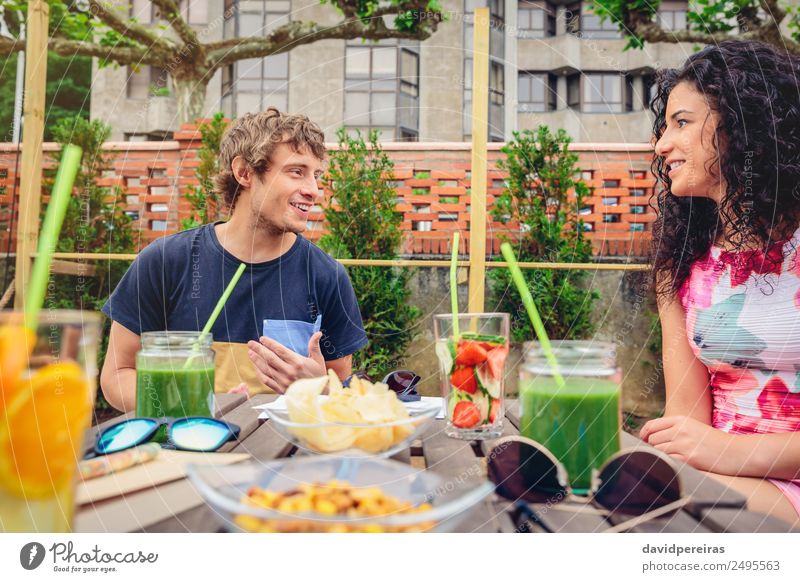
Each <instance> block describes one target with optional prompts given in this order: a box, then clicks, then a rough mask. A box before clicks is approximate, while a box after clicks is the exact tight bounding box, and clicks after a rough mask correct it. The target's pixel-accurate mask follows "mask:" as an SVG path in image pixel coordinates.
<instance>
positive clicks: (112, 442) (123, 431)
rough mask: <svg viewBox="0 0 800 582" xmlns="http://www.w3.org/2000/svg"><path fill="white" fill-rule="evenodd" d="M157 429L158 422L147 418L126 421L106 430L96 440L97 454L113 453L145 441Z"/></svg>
mask: <svg viewBox="0 0 800 582" xmlns="http://www.w3.org/2000/svg"><path fill="white" fill-rule="evenodd" d="M157 427H158V422H156V421H155V420H150V419H147V418H135V419H132V420H127V421H125V422H121V423H119V424H117V425H114V426H112V427H110V428H108V429H106V430H105V431H104V432H103V433H102V434H101V435H100V437H99V438H98V439H97V446H96V448H97V452H98V453H114V452H116V451H121V450H123V449H128V448H130V447H135V446H136V445H139V444H142V443H143V442H144V441H146V440H147V439H148V438H149V437H150V436H151V435H152V433H153V431H154V430H155V429H156V428H157Z"/></svg>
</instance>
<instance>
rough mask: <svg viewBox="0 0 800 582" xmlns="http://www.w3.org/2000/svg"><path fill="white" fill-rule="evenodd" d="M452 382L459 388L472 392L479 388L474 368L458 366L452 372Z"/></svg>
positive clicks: (454, 386)
mask: <svg viewBox="0 0 800 582" xmlns="http://www.w3.org/2000/svg"><path fill="white" fill-rule="evenodd" d="M450 384H451V385H452V386H453V388H455V389H457V390H463V391H464V392H468V393H470V394H475V391H476V390H477V389H478V383H477V382H476V381H475V375H474V372H473V371H472V368H456V369H455V370H453V373H452V374H450Z"/></svg>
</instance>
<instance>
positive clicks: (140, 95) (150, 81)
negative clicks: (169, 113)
mask: <svg viewBox="0 0 800 582" xmlns="http://www.w3.org/2000/svg"><path fill="white" fill-rule="evenodd" d="M168 86H169V73H167V70H166V69H162V68H161V67H151V66H149V65H142V66H140V67H139V70H138V71H134V70H133V67H130V66H129V67H128V81H127V96H128V99H149V98H150V97H151V96H153V95H155V94H159V93H161V91H162V90H165V89H167V88H168Z"/></svg>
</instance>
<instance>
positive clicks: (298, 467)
mask: <svg viewBox="0 0 800 582" xmlns="http://www.w3.org/2000/svg"><path fill="white" fill-rule="evenodd" d="M188 476H189V479H190V481H191V482H192V484H193V485H194V486H195V488H196V489H197V490H198V491H199V493H200V494H201V495H202V497H203V498H204V499H205V501H206V502H207V503H208V505H209V506H210V507H211V508H212V509H213V510H214V513H215V514H216V515H217V516H218V517H219V519H220V520H221V521H222V523H223V525H224V526H225V527H226V529H228V530H229V531H233V532H261V533H267V532H280V533H292V532H298V533H299V532H304V533H305V532H317V533H319V532H330V533H348V532H353V533H367V532H374V533H379V532H389V533H399V532H444V531H452V530H453V529H455V528H456V527H457V526H458V524H459V523H461V520H462V519H463V518H465V517H466V516H467V514H468V511H467V510H468V509H470V508H471V507H473V506H474V505H475V504H477V503H479V502H481V501H482V500H483V499H484V498H485V497H486V496H487V495H488V494H489V493H491V491H492V490H493V486H492V484H491V483H489V482H488V481H486V480H473V481H467V482H460V483H458V484H455V485H454V484H453V482H452V480H448V479H446V478H444V477H441V476H439V475H437V474H436V473H434V472H432V471H425V470H420V469H417V468H414V467H412V466H411V465H409V464H406V463H401V462H399V461H394V460H391V459H381V458H376V457H368V458H360V459H354V458H347V457H333V456H318V455H315V456H306V457H297V458H286V459H278V460H275V461H270V462H267V463H242V464H234V465H224V466H215V465H190V466H189V468H188Z"/></svg>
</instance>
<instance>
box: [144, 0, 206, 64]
mask: <svg viewBox="0 0 800 582" xmlns="http://www.w3.org/2000/svg"><path fill="white" fill-rule="evenodd" d="M151 1H152V3H153V5H154V6H157V7H158V9H159V13H160V16H161V18H163V19H164V20H166V21H167V22H169V24H170V26H172V29H173V30H174V31H175V32H176V33H178V37H179V38H180V39H181V40H182V41H183V42H184V43H186V45H187V46H189V47H190V50H191V51H192V52H195V51H196V50H198V49H199V48H200V47H201V46H202V45H201V44H200V40H199V39H198V38H197V34H196V33H195V31H194V29H193V28H192V27H191V26H189V25H188V24H187V23H186V21H185V20H184V19H183V16H181V11H180V8H178V4H177V3H176V2H175V0H151Z"/></svg>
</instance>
